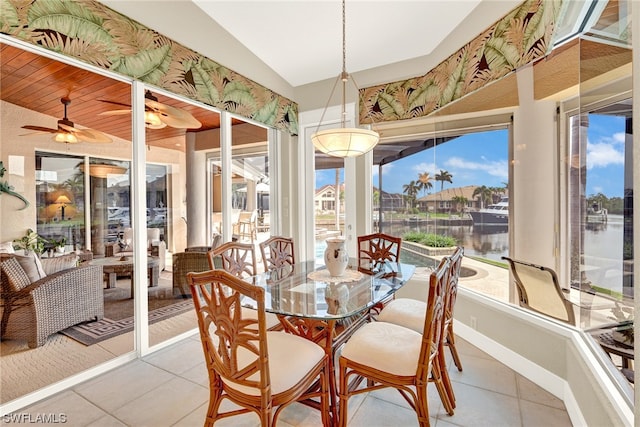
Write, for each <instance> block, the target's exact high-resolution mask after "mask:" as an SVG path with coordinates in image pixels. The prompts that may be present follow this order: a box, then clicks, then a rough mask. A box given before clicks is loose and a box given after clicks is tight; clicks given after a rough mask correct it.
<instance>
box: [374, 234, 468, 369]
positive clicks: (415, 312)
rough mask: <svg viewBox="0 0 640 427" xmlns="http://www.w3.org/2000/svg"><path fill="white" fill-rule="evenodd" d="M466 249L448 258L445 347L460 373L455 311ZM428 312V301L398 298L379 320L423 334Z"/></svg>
mask: <svg viewBox="0 0 640 427" xmlns="http://www.w3.org/2000/svg"><path fill="white" fill-rule="evenodd" d="M463 256H464V248H463V247H462V246H458V247H456V249H455V250H454V251H453V253H452V254H451V255H450V256H449V257H448V258H449V259H450V261H451V266H450V270H451V271H450V273H449V282H448V283H447V300H446V304H447V305H446V309H445V320H444V321H445V333H444V341H443V345H445V346H448V347H449V350H450V351H451V356H452V357H453V362H454V363H455V365H456V367H457V368H458V371H462V362H461V361H460V356H459V355H458V350H457V349H456V343H455V334H454V332H453V311H454V308H455V303H456V298H457V296H458V280H459V278H460V270H461V268H462V257H463ZM426 312H427V303H426V301H418V300H415V299H412V298H396V299H394V300H393V301H391V302H390V303H389V304H387V306H386V307H385V308H384V309H383V310H382V311H381V312H380V314H379V316H378V320H380V321H383V322H390V323H395V324H397V325H400V326H404V327H407V328H410V329H413V330H414V331H416V332H420V333H422V328H423V326H424V316H425V314H426Z"/></svg>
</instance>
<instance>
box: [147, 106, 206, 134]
mask: <svg viewBox="0 0 640 427" xmlns="http://www.w3.org/2000/svg"><path fill="white" fill-rule="evenodd" d="M145 104H146V105H147V107H149V108H151V109H152V110H154V111H155V112H156V113H158V114H159V115H160V120H162V121H163V122H164V123H166V124H167V125H169V126H171V127H174V128H183V129H198V128H200V127H201V126H202V123H200V122H199V121H198V120H197V119H196V118H195V117H193V116H192V115H191V113H189V112H188V111H185V110H181V109H179V108H175V107H172V106H170V105H166V104H161V103H160V102H156V101H152V100H150V99H147V100H145Z"/></svg>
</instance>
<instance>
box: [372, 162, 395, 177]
mask: <svg viewBox="0 0 640 427" xmlns="http://www.w3.org/2000/svg"><path fill="white" fill-rule="evenodd" d="M394 166H395V165H394V164H393V163H387V164H386V165H384V166H382V176H387V175H389V174H390V173H391V171H392V170H393V167H394ZM379 171H380V168H379V167H378V166H375V165H374V166H373V167H372V168H371V174H372V175H373V176H374V177H375V176H378V172H379Z"/></svg>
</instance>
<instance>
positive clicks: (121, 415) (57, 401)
mask: <svg viewBox="0 0 640 427" xmlns="http://www.w3.org/2000/svg"><path fill="white" fill-rule="evenodd" d="M457 342H458V345H457V346H458V351H459V353H460V354H461V358H462V363H463V367H464V371H463V372H458V371H457V369H456V368H455V366H454V365H453V363H451V360H449V366H450V367H452V368H451V369H450V373H451V378H452V380H453V385H454V390H455V393H456V402H457V408H456V413H455V414H454V415H453V416H448V415H447V414H446V413H445V412H444V410H443V408H442V405H441V404H440V400H439V397H438V394H437V392H436V390H435V387H431V386H430V388H429V409H430V414H431V425H432V426H437V427H445V426H509V427H513V426H535V427H538V426H544V427H553V426H571V421H570V419H569V416H568V414H567V412H566V410H565V406H564V404H563V402H562V401H561V400H559V399H557V398H555V397H554V396H552V395H551V394H549V393H547V392H546V391H544V390H542V389H541V388H540V387H538V386H536V385H535V384H533V383H532V382H530V381H529V380H527V379H526V378H524V377H522V376H521V375H519V374H517V373H516V372H514V371H512V370H511V369H509V368H507V367H505V366H504V365H502V364H501V363H499V362H497V361H496V360H495V359H493V358H491V357H490V356H488V355H487V354H486V353H483V352H482V351H480V350H478V349H477V348H475V347H473V346H471V345H470V344H468V343H466V342H465V341H463V340H462V339H458V341H457ZM208 398H209V391H208V379H207V373H206V368H205V365H204V359H203V355H202V347H201V345H200V341H199V337H198V335H194V336H192V337H190V338H187V339H185V340H183V341H181V342H179V343H177V344H174V345H172V346H171V347H168V348H166V349H163V350H161V351H159V352H157V353H154V354H152V355H149V356H147V357H145V358H144V359H142V360H136V361H133V362H131V363H128V364H127V365H125V366H122V367H119V368H117V369H115V370H113V371H111V372H109V373H107V374H104V375H102V376H100V377H97V378H94V379H91V380H89V381H87V382H85V383H83V384H80V385H78V386H75V387H73V388H71V389H69V390H66V391H64V392H61V393H59V394H57V395H55V396H52V397H50V398H48V399H46V400H43V401H41V402H38V403H36V404H34V405H32V406H30V407H27V408H24V409H22V410H20V411H19V413H20V415H22V416H27V414H29V415H28V416H30V417H31V418H30V419H31V420H33V419H36V418H35V417H37V416H39V415H40V416H46V415H49V416H50V415H51V414H63V415H64V419H65V420H66V424H67V425H70V426H74V427H78V426H134V427H142V426H150V427H151V426H153V427H160V426H201V425H203V421H204V418H205V414H206V410H207V403H208ZM257 425H259V423H258V419H257V417H256V416H255V415H253V414H246V415H241V416H237V417H233V418H228V419H226V420H222V421H220V422H219V423H216V426H257ZM278 425H279V426H284V427H289V426H319V425H321V422H320V415H319V413H318V412H317V411H315V410H313V409H310V408H308V407H306V406H303V405H300V404H293V405H291V406H290V407H289V408H287V409H286V410H285V411H283V413H282V415H281V416H280V419H279V423H278ZM416 425H418V423H417V420H416V417H415V413H414V412H413V411H412V410H411V409H410V408H409V406H408V405H407V403H406V402H405V401H404V399H402V397H401V396H400V395H399V394H398V393H397V392H396V391H395V390H382V391H377V392H374V393H369V394H366V395H360V396H356V397H353V398H352V399H350V401H349V426H353V427H356V426H362V427H378V426H380V427H382V426H393V427H397V426H416Z"/></svg>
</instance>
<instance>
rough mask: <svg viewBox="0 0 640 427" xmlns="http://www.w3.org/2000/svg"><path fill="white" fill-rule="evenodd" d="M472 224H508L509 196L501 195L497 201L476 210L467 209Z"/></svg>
mask: <svg viewBox="0 0 640 427" xmlns="http://www.w3.org/2000/svg"><path fill="white" fill-rule="evenodd" d="M469 215H471V218H473V224H474V225H481V224H482V225H508V224H509V198H508V197H507V196H502V198H501V199H500V201H499V202H498V203H495V204H492V205H489V206H487V207H486V208H482V209H479V210H477V211H469Z"/></svg>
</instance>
